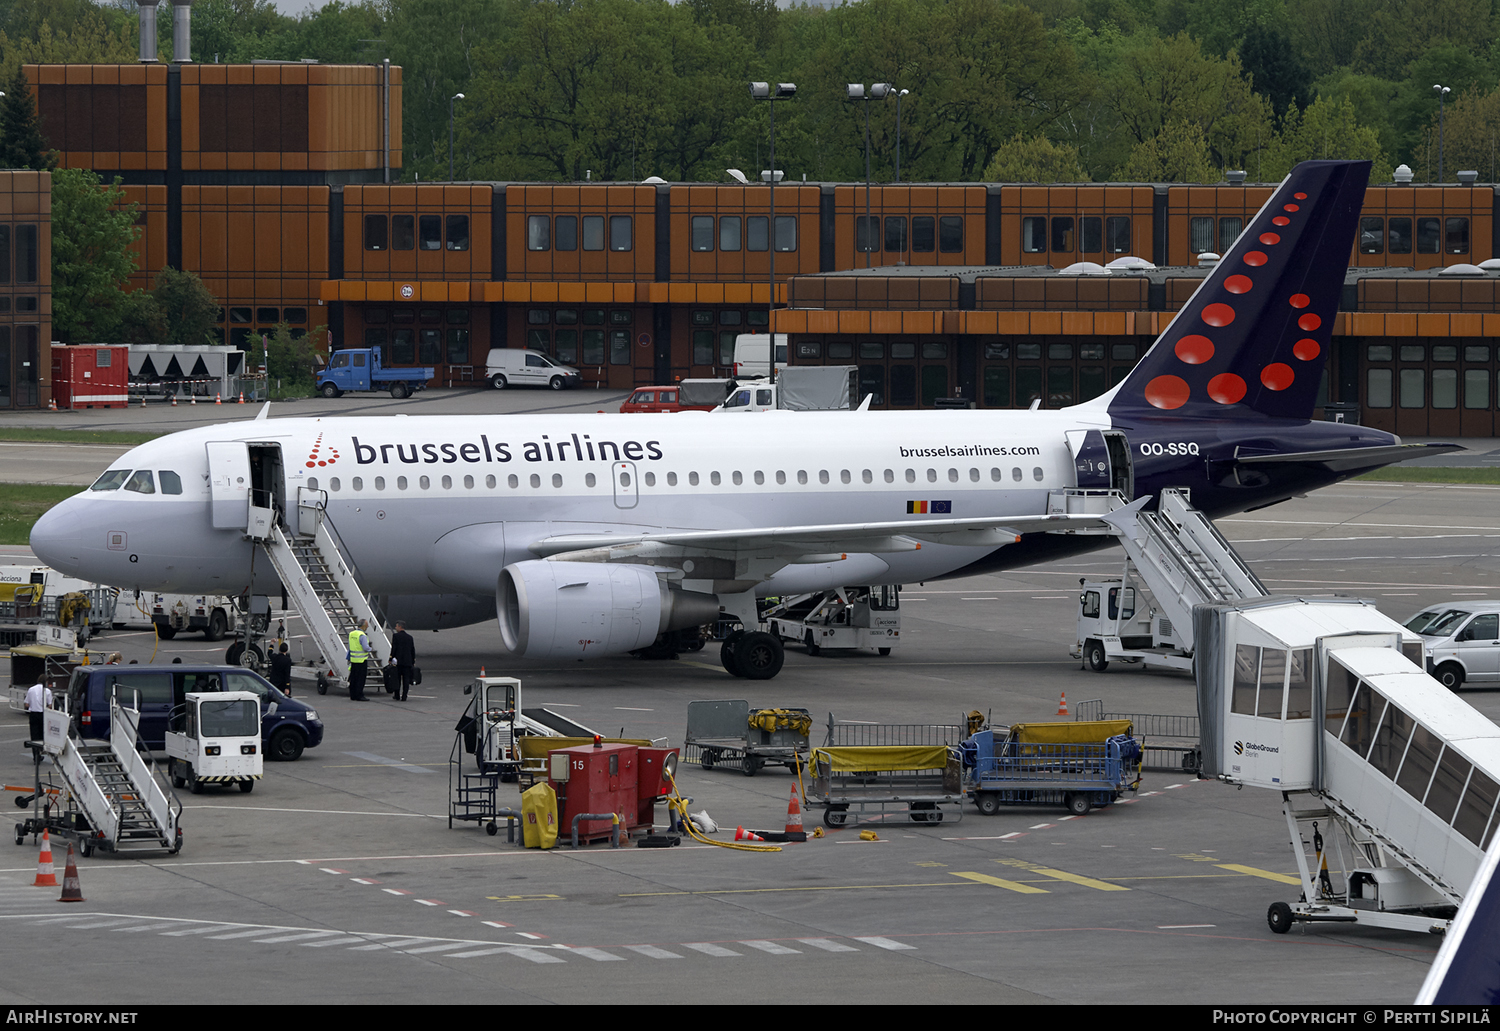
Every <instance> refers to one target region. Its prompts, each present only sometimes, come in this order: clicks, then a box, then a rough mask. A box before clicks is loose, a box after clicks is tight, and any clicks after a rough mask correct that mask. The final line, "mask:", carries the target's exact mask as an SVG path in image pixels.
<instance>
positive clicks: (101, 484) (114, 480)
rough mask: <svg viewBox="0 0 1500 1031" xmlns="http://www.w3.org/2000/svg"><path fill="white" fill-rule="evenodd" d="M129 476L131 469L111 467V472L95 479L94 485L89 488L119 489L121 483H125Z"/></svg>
mask: <svg viewBox="0 0 1500 1031" xmlns="http://www.w3.org/2000/svg"><path fill="white" fill-rule="evenodd" d="M129 477H130V470H129V469H111V470H110V471H109V472H107V473H105V474H104V475H103V476H101V477H99V478H98V479H97V480H95V481H94V485H93V486H92V487H90V488H89V490H119V489H120V485H121V484H123V483H124V482H125V481H126V480H127V479H128V478H129Z"/></svg>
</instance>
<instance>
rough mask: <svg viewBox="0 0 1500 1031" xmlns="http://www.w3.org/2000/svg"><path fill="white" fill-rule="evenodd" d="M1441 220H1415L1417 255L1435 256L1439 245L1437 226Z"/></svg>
mask: <svg viewBox="0 0 1500 1031" xmlns="http://www.w3.org/2000/svg"><path fill="white" fill-rule="evenodd" d="M1440 222H1441V219H1436V218H1419V219H1417V253H1418V254H1437V253H1439V250H1440V248H1439V244H1440V243H1441V230H1440V228H1439V224H1440Z"/></svg>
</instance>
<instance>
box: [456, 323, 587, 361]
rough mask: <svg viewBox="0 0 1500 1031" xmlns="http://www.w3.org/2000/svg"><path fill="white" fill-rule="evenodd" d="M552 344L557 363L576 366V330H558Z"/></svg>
mask: <svg viewBox="0 0 1500 1031" xmlns="http://www.w3.org/2000/svg"><path fill="white" fill-rule="evenodd" d="M450 332H451V331H450ZM552 344H553V354H554V356H555V357H556V358H557V360H558V361H560V362H562V363H563V364H564V365H577V364H578V330H576V329H559V330H558V331H557V332H556V333H554V334H553V337H552Z"/></svg>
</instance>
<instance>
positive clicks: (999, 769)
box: [963, 720, 1141, 816]
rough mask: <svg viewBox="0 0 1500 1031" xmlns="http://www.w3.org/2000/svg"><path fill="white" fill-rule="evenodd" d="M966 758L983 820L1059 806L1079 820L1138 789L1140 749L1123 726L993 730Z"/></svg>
mask: <svg viewBox="0 0 1500 1031" xmlns="http://www.w3.org/2000/svg"><path fill="white" fill-rule="evenodd" d="M963 753H964V758H963V762H964V766H965V767H966V768H967V770H968V777H967V781H968V783H967V794H968V796H969V797H970V798H971V799H973V800H974V804H975V806H976V807H978V809H979V811H980V812H981V813H983V814H984V815H986V816H993V815H994V814H995V813H997V812H999V811H1000V807H1001V806H1002V805H1062V806H1064V807H1066V808H1067V810H1068V811H1069V812H1070V813H1073V814H1074V815H1075V816H1081V815H1083V814H1084V813H1087V812H1088V811H1089V810H1090V809H1092V808H1094V807H1096V806H1098V807H1102V806H1107V805H1112V804H1113V803H1114V802H1115V801H1116V800H1117V799H1118V798H1119V797H1120V796H1121V795H1123V794H1124V793H1125V792H1126V791H1127V790H1128V791H1134V790H1135V789H1136V788H1137V787H1138V786H1139V785H1140V764H1141V746H1140V742H1138V741H1136V740H1135V739H1134V738H1133V737H1131V736H1130V723H1129V721H1126V720H1114V721H1104V722H1099V723H1033V724H1020V723H1018V724H1016V725H1015V726H1013V727H1011V728H1009V730H1008V731H1007V730H1005V729H999V728H990V729H986V730H981V731H978V732H977V733H975V734H974V735H972V736H971V737H970V738H969V740H968V741H966V742H964V745H963Z"/></svg>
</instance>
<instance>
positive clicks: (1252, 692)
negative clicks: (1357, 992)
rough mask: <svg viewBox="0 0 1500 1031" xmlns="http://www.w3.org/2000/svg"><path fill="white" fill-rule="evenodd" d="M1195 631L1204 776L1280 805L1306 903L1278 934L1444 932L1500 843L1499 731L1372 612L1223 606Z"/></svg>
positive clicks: (1341, 606)
mask: <svg viewBox="0 0 1500 1031" xmlns="http://www.w3.org/2000/svg"><path fill="white" fill-rule="evenodd" d="M1194 630H1195V633H1196V636H1197V640H1198V643H1199V651H1198V710H1199V718H1200V723H1201V730H1202V746H1203V767H1204V768H1203V773H1204V774H1205V775H1207V776H1212V777H1216V778H1218V779H1220V780H1222V781H1224V782H1225V783H1228V784H1234V785H1241V786H1246V787H1260V788H1268V789H1271V790H1275V791H1280V792H1281V794H1282V800H1283V811H1284V813H1285V816H1286V822H1287V829H1288V832H1289V835H1290V837H1291V842H1292V851H1293V853H1294V855H1295V857H1296V860H1297V869H1298V879H1299V880H1300V881H1301V886H1302V897H1301V899H1300V900H1298V901H1296V902H1290V903H1288V902H1277V903H1275V904H1273V905H1272V906H1271V907H1270V910H1269V911H1268V913H1267V921H1268V922H1269V924H1270V926H1271V929H1272V930H1273V931H1276V932H1277V933H1281V934H1284V933H1286V931H1288V930H1289V929H1290V928H1291V927H1292V925H1293V924H1294V923H1297V922H1304V923H1317V922H1333V923H1362V924H1371V925H1374V926H1380V927H1390V928H1398V929H1404V930H1413V931H1432V932H1441V931H1444V930H1446V929H1447V926H1448V922H1449V920H1450V919H1451V918H1452V915H1453V913H1454V912H1455V911H1456V909H1457V907H1458V905H1459V904H1460V903H1461V902H1462V901H1463V899H1464V897H1465V895H1466V894H1467V893H1468V892H1469V890H1470V885H1471V884H1472V883H1473V881H1474V877H1475V874H1476V873H1477V872H1478V870H1479V868H1480V865H1481V863H1482V862H1483V859H1484V854H1485V849H1486V848H1487V847H1488V845H1489V843H1490V840H1491V838H1492V836H1493V835H1494V831H1495V819H1496V813H1495V808H1496V800H1497V797H1500V727H1496V726H1495V724H1494V723H1492V722H1491V721H1490V720H1489V719H1488V718H1486V717H1485V716H1484V715H1482V714H1481V713H1479V712H1478V711H1476V710H1475V709H1474V708H1473V707H1471V706H1470V705H1468V703H1466V702H1464V701H1463V700H1462V699H1460V698H1459V697H1457V696H1456V695H1454V694H1453V693H1451V692H1449V691H1448V690H1446V689H1445V688H1443V687H1442V686H1441V685H1440V684H1439V683H1438V682H1437V681H1436V680H1434V679H1433V678H1432V677H1430V676H1428V675H1427V674H1426V673H1424V672H1423V668H1422V662H1423V654H1422V643H1421V639H1420V638H1418V637H1417V636H1416V635H1414V634H1412V633H1411V632H1410V631H1407V630H1405V629H1404V628H1403V627H1402V626H1401V625H1400V624H1398V623H1396V622H1394V621H1392V620H1390V619H1388V618H1387V617H1385V616H1383V615H1381V614H1380V612H1379V611H1377V610H1376V609H1375V607H1374V606H1373V605H1371V604H1370V603H1368V602H1361V601H1354V600H1346V599H1312V600H1304V599H1295V598H1266V599H1259V600H1255V601H1249V602H1242V603H1236V604H1220V605H1209V606H1203V607H1200V608H1199V609H1198V610H1197V611H1196V612H1195V614H1194Z"/></svg>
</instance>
